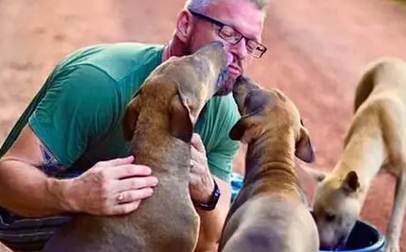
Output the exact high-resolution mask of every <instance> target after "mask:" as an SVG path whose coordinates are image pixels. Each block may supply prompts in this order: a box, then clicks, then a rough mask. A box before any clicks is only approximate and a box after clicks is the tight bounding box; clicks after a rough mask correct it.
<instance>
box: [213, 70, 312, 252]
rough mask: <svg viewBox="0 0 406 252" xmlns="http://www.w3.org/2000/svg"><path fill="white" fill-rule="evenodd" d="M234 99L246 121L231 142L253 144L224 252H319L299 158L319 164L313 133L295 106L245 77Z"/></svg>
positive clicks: (224, 239)
mask: <svg viewBox="0 0 406 252" xmlns="http://www.w3.org/2000/svg"><path fill="white" fill-rule="evenodd" d="M233 95H234V98H235V100H236V102H237V105H238V108H239V111H240V113H241V115H242V118H241V119H240V120H239V121H238V122H237V123H236V125H235V126H234V127H233V128H232V129H231V131H230V137H231V138H232V139H234V140H240V141H241V142H243V143H247V144H248V149H247V155H246V173H245V179H244V181H245V182H244V185H243V187H242V188H241V191H240V192H239V194H238V196H237V198H236V200H235V202H234V203H233V205H232V207H231V209H230V211H229V213H228V216H227V219H226V223H225V226H224V229H223V233H222V237H221V240H220V245H219V251H223V252H246V251H255V252H317V251H318V248H319V242H318V236H317V229H316V225H315V223H314V220H313V218H312V216H311V214H310V211H309V209H308V208H307V206H306V205H305V204H304V203H303V202H302V200H301V194H300V192H299V190H298V184H297V183H298V181H297V175H296V171H295V162H294V161H295V160H294V158H295V155H296V156H297V157H299V158H300V159H302V160H303V161H305V162H312V161H313V159H314V155H313V149H312V147H311V143H310V139H309V135H308V132H307V130H306V129H305V128H304V126H303V125H302V124H301V119H300V114H299V111H298V109H297V108H296V106H295V105H294V103H293V102H292V101H291V100H289V98H288V97H286V96H285V95H284V94H283V93H282V92H281V91H279V90H277V89H272V90H271V91H266V90H264V89H261V88H259V87H258V86H257V85H256V84H255V83H254V82H253V81H252V80H250V79H248V78H247V77H241V78H239V79H238V80H237V82H236V83H235V84H234V90H233Z"/></svg>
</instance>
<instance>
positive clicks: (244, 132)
mask: <svg viewBox="0 0 406 252" xmlns="http://www.w3.org/2000/svg"><path fill="white" fill-rule="evenodd" d="M272 102H273V100H272V99H271V98H270V97H269V95H268V94H267V93H265V92H264V91H263V90H260V89H259V88H258V87H256V86H255V87H254V88H252V89H251V90H250V92H249V93H248V94H247V95H246V96H245V100H244V106H243V108H242V109H241V111H240V113H244V114H245V115H244V116H242V117H241V118H240V120H238V121H237V123H236V124H235V125H234V126H233V127H232V128H231V130H230V132H229V137H230V138H231V139H232V140H239V141H241V142H242V143H248V142H249V141H250V139H251V137H252V133H254V127H255V124H256V122H257V120H258V119H259V117H257V116H256V115H258V114H259V113H260V112H261V111H263V110H264V108H265V107H266V106H273V104H272ZM248 131H250V132H248Z"/></svg>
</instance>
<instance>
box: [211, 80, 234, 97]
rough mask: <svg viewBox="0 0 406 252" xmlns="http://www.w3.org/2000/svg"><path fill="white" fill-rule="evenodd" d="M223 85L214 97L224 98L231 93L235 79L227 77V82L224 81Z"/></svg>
mask: <svg viewBox="0 0 406 252" xmlns="http://www.w3.org/2000/svg"><path fill="white" fill-rule="evenodd" d="M224 82H225V83H224V84H223V87H222V88H220V89H219V90H218V91H217V92H216V93H215V94H214V96H225V95H228V94H230V93H231V92H232V91H233V86H234V82H235V79H234V78H231V77H228V78H227V80H225V81H224Z"/></svg>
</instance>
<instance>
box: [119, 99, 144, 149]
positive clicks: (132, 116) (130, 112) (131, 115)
mask: <svg viewBox="0 0 406 252" xmlns="http://www.w3.org/2000/svg"><path fill="white" fill-rule="evenodd" d="M139 99H140V98H139V97H138V96H134V98H133V99H132V100H131V101H130V102H129V103H128V105H127V107H126V110H125V114H124V118H123V123H122V127H123V133H124V139H125V140H126V141H131V140H132V138H133V135H134V130H135V127H136V125H137V119H138V115H139V103H140V102H139Z"/></svg>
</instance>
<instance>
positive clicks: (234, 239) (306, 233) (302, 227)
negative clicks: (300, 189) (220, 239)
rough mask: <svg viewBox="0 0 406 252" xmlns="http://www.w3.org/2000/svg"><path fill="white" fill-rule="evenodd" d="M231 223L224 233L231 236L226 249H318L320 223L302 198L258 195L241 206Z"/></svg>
mask: <svg viewBox="0 0 406 252" xmlns="http://www.w3.org/2000/svg"><path fill="white" fill-rule="evenodd" d="M229 223H230V224H229V225H228V227H227V228H226V229H225V230H224V232H225V233H226V234H231V236H230V237H228V240H229V242H228V243H227V244H225V246H224V248H223V249H222V251H230V252H231V251H233V252H245V251H255V252H291V251H295V252H309V251H317V250H318V240H317V235H318V234H317V229H316V225H315V223H314V221H313V219H312V218H311V217H310V215H309V209H308V208H307V207H306V206H305V205H303V204H302V203H301V202H300V201H296V200H289V199H287V198H286V197H283V196H279V195H269V194H268V195H258V196H257V197H255V198H252V199H251V200H250V201H249V202H246V204H244V205H243V206H242V207H241V208H239V209H237V211H236V212H235V213H234V214H233V216H232V217H231V218H230V220H229ZM237 226H238V229H237V228H236V227H237ZM228 229H235V230H228ZM309 238H310V239H309Z"/></svg>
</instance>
